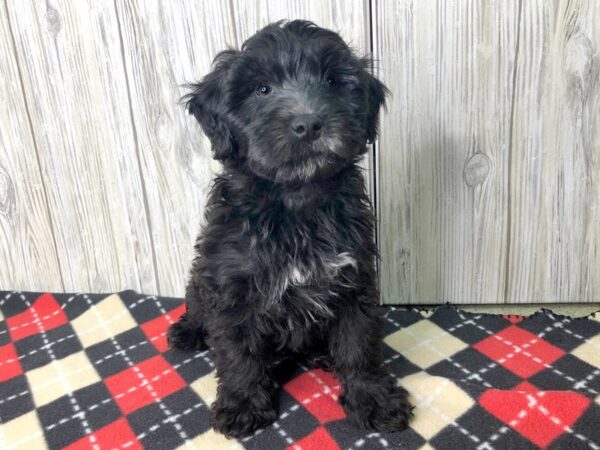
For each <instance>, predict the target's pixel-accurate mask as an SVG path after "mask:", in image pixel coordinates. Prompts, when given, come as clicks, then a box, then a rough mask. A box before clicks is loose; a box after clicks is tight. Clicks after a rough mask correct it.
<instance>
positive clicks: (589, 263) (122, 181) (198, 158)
mask: <svg viewBox="0 0 600 450" xmlns="http://www.w3.org/2000/svg"><path fill="white" fill-rule="evenodd" d="M0 1H1V2H2V7H1V8H0V95H1V96H2V98H1V101H0V289H22V290H53V291H67V292H69V291H71V292H72V291H96V292H99V291H114V290H120V289H126V288H131V289H136V290H139V291H143V292H147V293H157V294H162V295H173V296H181V295H182V294H183V289H184V286H185V280H186V277H187V269H188V266H189V263H190V260H191V251H192V243H193V240H194V237H195V235H196V233H197V231H198V228H199V224H200V221H201V212H202V208H203V206H204V203H205V195H206V192H207V189H208V186H209V183H210V180H211V178H212V176H213V174H214V172H215V171H216V170H218V167H217V166H216V165H215V164H214V163H213V162H212V161H211V159H210V151H209V146H208V142H207V140H206V138H205V137H203V136H202V134H201V132H200V129H199V127H198V126H197V124H196V123H195V122H194V120H193V119H192V118H190V117H188V116H187V115H186V114H185V113H184V111H183V108H182V105H180V104H179V102H178V100H179V98H180V97H181V96H182V95H183V94H184V93H185V87H184V85H185V83H187V82H191V81H195V80H197V79H199V78H200V77H201V76H202V75H203V74H205V73H207V72H208V70H209V69H210V62H211V60H212V58H213V57H214V55H215V54H216V53H217V52H218V51H219V50H221V49H223V48H225V47H226V46H227V45H234V46H239V45H240V44H241V43H242V42H243V41H244V39H245V38H247V37H248V36H250V35H251V34H253V33H254V32H255V31H256V30H257V29H258V28H260V27H261V26H263V25H265V24H267V23H269V22H271V21H274V20H279V19H283V18H306V19H310V20H313V21H315V22H316V23H318V24H320V25H322V26H325V27H328V28H332V29H334V30H336V31H339V32H340V33H341V34H342V36H343V37H344V38H345V39H346V40H348V41H350V42H351V44H352V45H353V47H354V48H355V49H356V50H357V52H358V53H369V52H371V53H373V55H374V57H375V58H376V60H377V72H378V74H379V76H380V77H381V78H382V79H383V80H384V81H385V82H386V83H387V85H388V86H389V87H390V89H391V90H392V92H393V97H392V98H391V99H390V101H389V105H388V112H387V113H386V114H385V115H384V116H383V120H382V125H381V129H382V136H381V140H380V141H379V142H378V144H377V145H376V149H375V153H374V155H375V156H374V157H373V155H371V156H370V157H369V158H368V159H367V160H366V161H365V166H366V167H367V169H368V173H369V175H370V183H371V185H370V190H371V193H372V195H373V199H374V200H375V203H376V205H377V212H378V217H379V229H378V242H379V246H380V249H381V256H382V258H381V261H380V273H381V287H382V293H383V298H384V300H385V301H386V302H388V303H437V302H440V301H447V300H449V301H453V302H457V303H510V302H525V303H527V302H573V301H582V302H592V301H600V269H599V268H600V220H599V219H600V212H599V208H600V180H599V177H600V166H599V164H600V140H599V138H600V94H599V89H600V83H599V81H598V76H599V67H600V62H599V61H600V59H599V58H600V57H599V51H600V6H597V4H596V2H590V1H587V0H579V1H578V0H572V1H566V0H560V1H559V0H557V1H555V2H547V1H545V0H536V1H534V0H531V1H526V2H525V1H518V0H509V1H500V0H485V1H483V0H482V1H480V0H454V1H451V0H412V1H411V0H371V1H369V0H338V1H321V0H310V1H301V0H252V1H246V0H231V1H222V2H220V1H215V2H208V1H204V0H193V1H192V0H178V1H167V0H115V1H113V0H77V1H72V0H0Z"/></svg>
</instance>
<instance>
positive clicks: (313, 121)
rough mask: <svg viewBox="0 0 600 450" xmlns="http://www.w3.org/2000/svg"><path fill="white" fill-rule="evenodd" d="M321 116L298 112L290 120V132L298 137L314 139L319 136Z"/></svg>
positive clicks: (321, 123)
mask: <svg viewBox="0 0 600 450" xmlns="http://www.w3.org/2000/svg"><path fill="white" fill-rule="evenodd" d="M321 128H323V118H322V117H321V116H320V115H318V114H300V115H299V116H297V117H296V118H295V119H294V120H293V121H292V132H293V133H294V135H296V136H297V137H298V138H300V139H308V140H311V141H314V140H315V139H318V138H319V136H321Z"/></svg>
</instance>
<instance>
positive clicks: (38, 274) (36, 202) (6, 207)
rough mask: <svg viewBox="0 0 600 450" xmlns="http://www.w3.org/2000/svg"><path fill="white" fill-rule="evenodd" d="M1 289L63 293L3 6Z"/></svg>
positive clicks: (0, 13)
mask: <svg viewBox="0 0 600 450" xmlns="http://www.w3.org/2000/svg"><path fill="white" fill-rule="evenodd" d="M0 92H2V101H1V102H0V261H1V263H0V290H2V289H20V290H51V291H62V290H63V284H62V278H61V274H60V269H59V265H58V257H57V253H56V247H55V245H54V238H53V235H52V224H51V222H50V215H49V212H48V205H47V203H46V195H45V192H44V180H43V179H42V177H41V172H40V167H39V164H38V160H37V155H36V148H35V142H34V139H33V135H32V133H31V128H30V124H29V119H28V116H27V106H26V104H25V101H24V99H23V95H22V94H23V87H22V85H21V80H20V76H19V68H18V64H17V61H16V58H15V53H14V47H13V39H12V36H11V32H10V26H9V22H8V17H7V15H6V8H5V5H4V4H3V5H1V6H0Z"/></svg>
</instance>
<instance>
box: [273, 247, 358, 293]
mask: <svg viewBox="0 0 600 450" xmlns="http://www.w3.org/2000/svg"><path fill="white" fill-rule="evenodd" d="M348 266H352V267H353V268H354V269H357V267H358V264H357V262H356V259H355V258H353V257H352V256H351V255H350V253H348V252H343V253H339V254H337V255H336V256H335V257H334V258H331V259H324V260H323V261H321V264H311V265H303V264H300V263H298V262H292V263H291V264H290V265H289V267H288V269H287V271H285V274H284V282H283V284H284V285H285V286H290V285H291V286H299V285H303V284H307V283H310V282H311V281H315V280H319V279H329V280H331V279H333V278H335V277H336V276H337V275H338V273H339V271H340V270H342V269H343V268H344V267H348Z"/></svg>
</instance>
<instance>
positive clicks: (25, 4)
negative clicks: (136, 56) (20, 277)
mask: <svg viewBox="0 0 600 450" xmlns="http://www.w3.org/2000/svg"><path fill="white" fill-rule="evenodd" d="M7 9H8V13H9V14H8V15H9V20H10V23H11V27H12V29H13V30H17V32H16V33H15V34H14V37H15V44H16V53H17V55H18V60H19V63H20V65H21V68H22V74H23V85H24V91H25V96H26V101H27V103H28V105H29V107H30V114H31V121H32V125H33V132H34V135H35V139H36V142H37V143H38V151H39V159H40V164H41V170H42V177H43V179H44V180H45V183H46V186H47V193H48V201H49V203H48V204H49V208H50V212H51V216H52V222H53V223H54V224H55V231H56V236H55V237H56V245H57V253H58V258H59V260H60V264H61V268H62V273H63V279H64V288H65V290H67V291H96V292H97V291H114V290H118V289H123V288H133V289H138V290H142V291H144V292H149V293H152V292H156V291H157V286H156V280H155V273H154V265H153V261H152V259H153V258H152V248H151V243H150V236H149V232H148V223H147V218H146V214H145V211H144V200H143V193H142V186H141V181H140V174H139V169H138V162H137V159H136V155H135V143H134V134H133V128H132V124H131V119H130V114H129V105H128V101H127V91H126V88H125V87H126V78H125V74H124V68H123V61H122V55H121V49H120V42H119V32H118V27H117V20H116V14H115V10H114V5H113V4H112V2H96V1H92V0H88V1H77V2H70V1H67V0H49V1H46V2H43V1H34V0H27V1H9V2H8V4H7Z"/></svg>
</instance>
